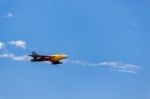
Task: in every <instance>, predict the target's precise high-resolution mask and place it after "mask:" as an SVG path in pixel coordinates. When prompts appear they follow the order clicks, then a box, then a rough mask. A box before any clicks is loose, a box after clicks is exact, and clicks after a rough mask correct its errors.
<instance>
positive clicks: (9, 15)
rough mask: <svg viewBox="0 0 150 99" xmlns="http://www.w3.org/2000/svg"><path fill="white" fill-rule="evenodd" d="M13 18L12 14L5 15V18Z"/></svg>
mask: <svg viewBox="0 0 150 99" xmlns="http://www.w3.org/2000/svg"><path fill="white" fill-rule="evenodd" d="M13 16H14V15H13V13H12V12H8V13H7V14H6V15H5V17H6V18H12V17H13Z"/></svg>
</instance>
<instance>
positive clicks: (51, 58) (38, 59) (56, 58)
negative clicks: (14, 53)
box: [29, 52, 68, 64]
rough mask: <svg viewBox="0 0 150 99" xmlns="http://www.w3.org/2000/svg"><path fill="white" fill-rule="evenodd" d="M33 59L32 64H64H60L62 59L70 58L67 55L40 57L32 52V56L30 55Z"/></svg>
mask: <svg viewBox="0 0 150 99" xmlns="http://www.w3.org/2000/svg"><path fill="white" fill-rule="evenodd" d="M29 56H31V57H32V59H31V61H32V62H44V61H49V62H51V63H52V64H62V63H63V62H60V61H61V60H62V59H66V58H68V56H67V55H65V54H55V55H39V54H37V53H36V52H32V55H29Z"/></svg>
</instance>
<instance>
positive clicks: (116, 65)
mask: <svg viewBox="0 0 150 99" xmlns="http://www.w3.org/2000/svg"><path fill="white" fill-rule="evenodd" d="M65 63H70V64H77V65H82V66H91V67H100V66H101V67H102V66H105V67H110V68H111V69H113V70H115V71H120V72H126V73H138V70H139V68H140V66H138V65H134V64H126V63H122V62H116V61H112V62H111V61H106V62H100V63H90V62H86V61H80V60H68V61H65Z"/></svg>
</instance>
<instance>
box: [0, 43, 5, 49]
mask: <svg viewBox="0 0 150 99" xmlns="http://www.w3.org/2000/svg"><path fill="white" fill-rule="evenodd" d="M4 46H5V44H4V43H3V42H0V50H1V49H3V48H4Z"/></svg>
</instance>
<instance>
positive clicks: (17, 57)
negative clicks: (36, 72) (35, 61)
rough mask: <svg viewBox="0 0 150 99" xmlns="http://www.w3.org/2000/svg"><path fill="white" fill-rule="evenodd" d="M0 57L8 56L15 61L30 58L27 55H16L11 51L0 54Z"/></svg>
mask: <svg viewBox="0 0 150 99" xmlns="http://www.w3.org/2000/svg"><path fill="white" fill-rule="evenodd" d="M0 58H9V59H12V60H15V61H25V60H30V58H29V57H28V56H27V55H22V56H16V55H15V54H12V53H4V54H0Z"/></svg>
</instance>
